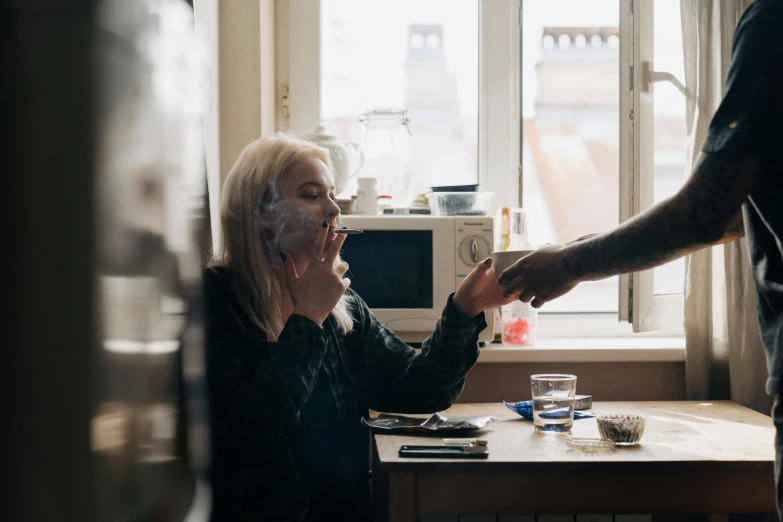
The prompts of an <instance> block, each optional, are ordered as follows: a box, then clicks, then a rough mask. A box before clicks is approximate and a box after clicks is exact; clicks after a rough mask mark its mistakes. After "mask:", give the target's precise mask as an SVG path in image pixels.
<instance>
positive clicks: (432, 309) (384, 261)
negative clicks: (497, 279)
mask: <svg viewBox="0 0 783 522" xmlns="http://www.w3.org/2000/svg"><path fill="white" fill-rule="evenodd" d="M342 221H343V224H344V225H345V226H348V227H349V228H358V229H361V230H363V231H364V233H363V234H358V235H352V236H348V237H347V238H346V240H345V243H344V244H343V250H342V254H341V255H342V258H343V259H344V260H345V261H346V262H347V263H348V265H349V266H350V268H349V271H348V274H347V276H348V277H349V278H350V279H351V288H352V289H354V290H355V291H356V293H358V294H359V296H361V298H362V299H364V300H365V302H366V303H367V305H368V306H369V307H370V309H371V310H372V312H373V314H375V316H376V317H377V318H378V320H379V321H380V322H381V324H383V325H385V326H386V327H387V328H389V329H390V330H391V331H393V332H394V333H395V334H397V336H398V337H400V338H401V339H402V340H403V341H405V342H407V343H420V342H422V341H423V340H424V339H426V338H427V337H428V336H429V335H430V334H431V333H432V332H433V330H434V329H435V323H436V321H437V320H438V318H440V316H441V312H442V311H443V307H444V305H445V304H446V299H447V298H448V296H449V294H451V293H452V292H454V291H456V290H457V288H458V287H459V285H460V283H461V282H462V281H463V280H464V279H465V277H467V275H468V274H469V273H470V272H471V271H472V270H473V269H474V268H475V267H476V266H477V265H478V264H479V263H481V262H482V261H483V260H484V259H486V258H487V256H489V254H490V252H492V244H493V241H494V235H493V219H492V217H490V216H425V215H386V216H364V215H347V216H343V217H342ZM492 323H493V321H492V315H491V314H488V316H487V324H488V328H486V329H485V330H484V331H483V332H481V335H480V336H479V341H482V342H491V341H492Z"/></svg>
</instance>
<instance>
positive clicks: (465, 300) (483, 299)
mask: <svg viewBox="0 0 783 522" xmlns="http://www.w3.org/2000/svg"><path fill="white" fill-rule="evenodd" d="M518 297H519V294H518V293H517V294H511V295H505V294H504V293H503V287H502V286H500V285H499V284H498V281H497V277H496V276H495V269H494V266H493V263H492V259H490V258H487V259H485V260H484V262H482V263H481V264H480V265H478V266H477V267H476V268H474V269H473V271H472V272H471V273H470V274H468V277H466V278H465V280H464V281H462V284H461V285H460V286H459V289H458V290H457V293H456V294H454V298H453V299H452V302H453V303H454V304H455V305H456V306H457V308H459V309H460V310H461V311H462V313H464V314H465V315H467V316H468V317H476V316H477V315H478V314H480V313H481V312H482V311H483V310H490V309H492V308H497V307H498V306H503V305H505V304H508V303H511V302H512V301H515V300H516V299H517V298H518Z"/></svg>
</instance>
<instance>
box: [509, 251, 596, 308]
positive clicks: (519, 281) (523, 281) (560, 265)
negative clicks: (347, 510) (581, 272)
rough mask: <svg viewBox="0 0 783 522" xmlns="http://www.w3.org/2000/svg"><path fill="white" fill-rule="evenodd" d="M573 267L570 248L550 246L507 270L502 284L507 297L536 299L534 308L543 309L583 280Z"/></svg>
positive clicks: (524, 258)
mask: <svg viewBox="0 0 783 522" xmlns="http://www.w3.org/2000/svg"><path fill="white" fill-rule="evenodd" d="M570 266H571V265H570V264H569V262H568V247H564V246H561V245H546V246H543V247H541V248H539V249H538V250H536V251H535V252H533V253H532V254H530V255H527V256H525V257H523V258H522V259H520V260H518V261H517V262H516V263H514V264H513V265H511V266H510V267H508V268H507V269H506V270H504V271H503V273H502V274H500V277H499V278H498V282H499V283H500V284H501V285H503V290H504V292H505V294H506V295H514V294H517V293H519V300H520V301H523V302H525V303H528V302H530V301H531V300H532V305H533V307H534V308H541V306H543V304H544V303H546V302H547V301H551V300H552V299H556V298H558V297H560V296H561V295H563V294H566V293H568V292H570V291H571V289H573V288H574V287H575V286H576V285H577V284H579V283H580V282H581V281H582V279H581V278H580V277H579V276H578V274H576V273H574V272H573V271H572V270H571V269H570V268H569V267H570Z"/></svg>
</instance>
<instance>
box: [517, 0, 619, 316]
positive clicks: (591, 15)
mask: <svg viewBox="0 0 783 522" xmlns="http://www.w3.org/2000/svg"><path fill="white" fill-rule="evenodd" d="M619 21H620V4H619V0H523V2H522V66H521V77H522V82H521V85H522V172H523V176H524V181H523V187H524V188H523V192H522V193H523V207H524V208H525V212H526V215H527V216H526V218H527V223H528V224H529V226H528V228H529V236H530V240H531V243H532V244H533V245H534V246H538V245H543V244H545V243H560V244H563V243H567V242H568V241H572V240H574V239H576V238H578V237H581V236H584V235H587V234H591V233H594V232H601V231H606V230H611V229H612V228H615V227H616V226H617V225H618V223H619V202H618V198H619V189H618V187H619V185H618V176H619V164H618V162H619V157H620V151H619V146H620V137H619V133H620V130H619V121H620V120H619V111H620V96H619V68H618V63H619V49H618V47H619V45H618V41H619V34H620V29H619ZM588 41H589V42H590V45H587V42H588ZM617 295H618V278H616V277H613V278H610V279H607V280H604V281H598V282H590V283H584V284H581V285H579V286H578V287H577V288H575V289H574V290H573V291H571V292H569V293H568V294H566V295H565V296H563V297H562V298H560V299H557V300H555V301H552V302H551V303H548V304H547V306H546V307H545V309H544V310H545V311H546V312H547V313H562V312H571V313H574V312H577V313H579V312H610V313H615V314H616V313H617V310H618V299H617Z"/></svg>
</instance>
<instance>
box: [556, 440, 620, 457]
mask: <svg viewBox="0 0 783 522" xmlns="http://www.w3.org/2000/svg"><path fill="white" fill-rule="evenodd" d="M566 444H568V447H569V448H571V449H575V450H579V451H587V452H591V453H595V452H599V451H612V450H614V442H612V441H611V440H608V439H589V438H579V437H572V438H570V439H566Z"/></svg>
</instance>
